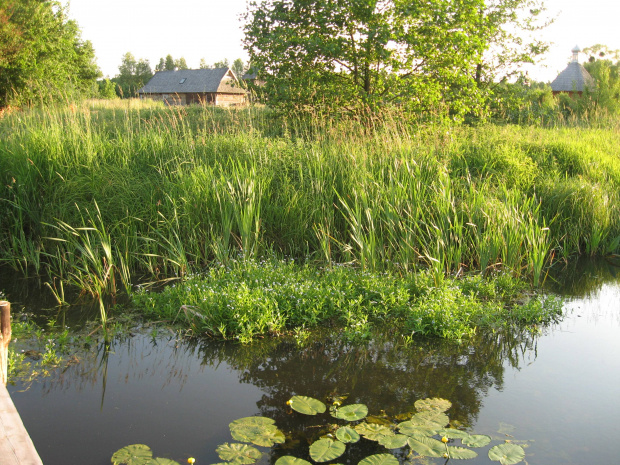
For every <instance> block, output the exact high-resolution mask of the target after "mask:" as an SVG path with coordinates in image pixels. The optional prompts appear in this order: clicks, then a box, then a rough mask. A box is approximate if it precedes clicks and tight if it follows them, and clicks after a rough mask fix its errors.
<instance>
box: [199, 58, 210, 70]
mask: <svg viewBox="0 0 620 465" xmlns="http://www.w3.org/2000/svg"><path fill="white" fill-rule="evenodd" d="M210 68H211V67H210V66H209V65H208V64H207V60H205V59H204V58H201V59H200V69H210Z"/></svg>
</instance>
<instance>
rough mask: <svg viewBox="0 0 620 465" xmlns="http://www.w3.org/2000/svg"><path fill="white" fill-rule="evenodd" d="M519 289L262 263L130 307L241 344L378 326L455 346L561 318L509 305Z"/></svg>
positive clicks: (548, 305) (556, 311) (243, 264)
mask: <svg viewBox="0 0 620 465" xmlns="http://www.w3.org/2000/svg"><path fill="white" fill-rule="evenodd" d="M524 291H525V288H524V285H523V282H522V281H520V280H517V279H515V278H512V277H510V276H509V275H502V276H499V277H497V279H494V280H487V279H484V278H482V277H480V276H469V277H466V278H462V279H458V280H451V279H444V280H442V281H441V283H439V285H437V284H435V282H434V277H433V276H432V274H431V273H429V272H420V273H417V274H409V275H407V276H405V277H401V276H396V275H394V274H392V273H389V272H383V273H374V272H368V271H361V270H360V269H359V268H352V267H347V266H335V267H331V268H324V269H323V268H317V267H316V266H313V265H309V264H305V265H297V264H295V263H294V262H293V261H292V260H276V259H270V260H264V261H261V262H256V261H254V260H243V261H240V262H235V263H233V264H232V265H231V266H224V265H221V266H216V267H211V268H210V270H209V271H208V272H207V273H201V274H196V275H190V276H188V277H187V278H186V279H185V280H183V281H182V282H178V283H175V284H172V285H170V286H167V287H165V288H164V289H163V290H159V291H157V292H151V291H149V290H146V289H141V290H140V291H138V292H137V293H136V294H135V295H134V297H133V300H134V303H135V304H136V305H137V306H138V307H139V308H140V309H141V310H142V311H143V312H144V313H145V314H146V315H148V316H151V317H153V318H166V319H168V321H170V322H176V323H182V324H183V325H184V326H190V327H191V328H192V329H193V330H194V332H195V333H196V334H199V335H207V336H210V337H220V338H224V339H236V340H239V341H241V342H244V343H246V342H249V341H251V340H252V339H254V338H256V337H263V336H266V335H279V334H283V333H289V332H291V331H294V330H299V329H309V330H312V329H317V328H319V327H320V328H326V327H334V328H340V329H341V330H342V331H343V334H344V335H345V336H346V337H349V338H365V337H368V336H369V335H370V332H371V330H372V329H373V328H378V327H383V328H384V327H386V326H387V327H389V328H397V330H398V331H399V332H400V333H402V334H405V335H413V334H416V335H421V336H429V337H442V338H446V339H450V340H455V341H458V340H462V339H464V338H468V337H471V336H473V335H474V334H475V333H476V331H477V330H478V329H479V328H492V329H502V328H506V327H508V326H510V325H512V324H522V325H538V324H544V323H549V322H551V321H554V320H555V319H557V318H558V317H559V316H560V315H561V305H559V301H557V300H556V299H553V298H548V299H542V298H540V297H531V298H528V299H527V301H528V303H527V304H526V305H517V304H516V300H517V299H518V298H523V297H524V295H525V294H524Z"/></svg>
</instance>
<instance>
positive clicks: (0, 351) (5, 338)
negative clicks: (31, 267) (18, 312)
mask: <svg viewBox="0 0 620 465" xmlns="http://www.w3.org/2000/svg"><path fill="white" fill-rule="evenodd" d="M9 342H11V304H10V302H7V301H6V300H0V384H2V385H3V386H4V385H6V382H7V377H8V368H9V359H8V355H9Z"/></svg>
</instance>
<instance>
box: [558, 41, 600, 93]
mask: <svg viewBox="0 0 620 465" xmlns="http://www.w3.org/2000/svg"><path fill="white" fill-rule="evenodd" d="M571 52H573V59H572V61H571V62H570V63H569V64H568V66H567V67H566V69H564V71H562V72H561V73H560V74H558V77H556V78H555V79H554V80H553V82H552V83H551V90H552V91H553V95H557V94H559V93H562V92H565V93H568V94H569V95H573V94H577V95H581V94H582V93H583V91H584V90H586V89H590V90H593V89H594V88H595V87H596V83H595V82H594V78H593V77H592V76H591V75H590V73H588V71H587V70H586V69H585V68H584V67H583V66H582V65H581V64H580V63H579V52H581V49H580V48H579V47H577V46H575V48H573V49H572V50H571Z"/></svg>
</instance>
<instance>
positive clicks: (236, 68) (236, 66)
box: [231, 58, 247, 79]
mask: <svg viewBox="0 0 620 465" xmlns="http://www.w3.org/2000/svg"><path fill="white" fill-rule="evenodd" d="M231 69H232V71H233V73H235V76H237V79H241V76H243V75H244V74H245V72H246V70H247V67H246V66H245V64H244V63H243V60H242V59H241V58H237V59H236V60H235V61H233V64H232V66H231Z"/></svg>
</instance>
